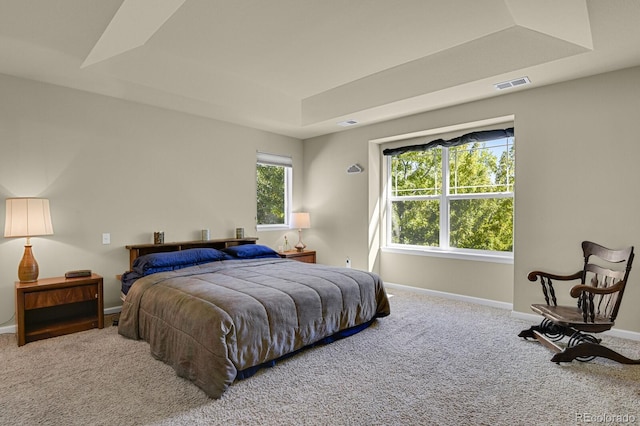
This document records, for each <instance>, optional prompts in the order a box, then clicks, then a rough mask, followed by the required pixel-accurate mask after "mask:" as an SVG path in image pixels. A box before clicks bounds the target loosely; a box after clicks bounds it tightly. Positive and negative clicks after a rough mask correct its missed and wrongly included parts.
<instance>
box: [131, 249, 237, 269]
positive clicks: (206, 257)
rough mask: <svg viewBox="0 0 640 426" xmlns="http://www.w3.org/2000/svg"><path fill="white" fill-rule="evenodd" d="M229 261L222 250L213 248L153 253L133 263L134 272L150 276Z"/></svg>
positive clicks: (228, 257)
mask: <svg viewBox="0 0 640 426" xmlns="http://www.w3.org/2000/svg"><path fill="white" fill-rule="evenodd" d="M227 259H231V257H230V256H229V255H227V254H226V253H223V252H221V251H220V250H216V249H212V248H194V249H187V250H180V251H170V252H165V253H151V254H146V255H144V256H140V257H138V258H137V259H136V260H135V261H134V262H133V270H134V271H135V272H138V273H139V274H142V275H149V274H153V273H156V272H164V271H173V270H174V269H181V268H186V267H187V266H194V265H200V264H201V263H208V262H215V261H218V260H227Z"/></svg>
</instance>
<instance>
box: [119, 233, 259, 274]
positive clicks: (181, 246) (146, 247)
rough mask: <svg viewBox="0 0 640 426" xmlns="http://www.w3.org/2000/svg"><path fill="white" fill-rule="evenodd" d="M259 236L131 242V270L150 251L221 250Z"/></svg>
mask: <svg viewBox="0 0 640 426" xmlns="http://www.w3.org/2000/svg"><path fill="white" fill-rule="evenodd" d="M256 241H258V238H255V237H247V238H223V239H218V240H196V241H182V242H177V243H163V244H131V245H128V246H125V247H126V248H127V250H129V270H132V269H133V262H134V260H136V259H137V258H138V257H140V256H144V255H145V254H150V253H162V252H167V251H179V250H186V249H192V248H214V249H218V250H221V249H223V248H227V247H231V246H239V245H242V244H255V243H256Z"/></svg>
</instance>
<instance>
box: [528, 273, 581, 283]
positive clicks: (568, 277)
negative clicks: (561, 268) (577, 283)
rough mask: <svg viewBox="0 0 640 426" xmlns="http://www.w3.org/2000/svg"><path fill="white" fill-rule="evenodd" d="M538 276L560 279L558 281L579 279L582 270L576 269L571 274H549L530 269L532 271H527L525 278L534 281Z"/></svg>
mask: <svg viewBox="0 0 640 426" xmlns="http://www.w3.org/2000/svg"><path fill="white" fill-rule="evenodd" d="M538 277H543V278H549V279H552V280H560V281H571V280H579V279H580V278H582V271H578V272H576V273H575V274H571V275H555V274H550V273H548V272H542V271H532V272H529V275H528V276H527V278H529V281H536V280H537V279H538Z"/></svg>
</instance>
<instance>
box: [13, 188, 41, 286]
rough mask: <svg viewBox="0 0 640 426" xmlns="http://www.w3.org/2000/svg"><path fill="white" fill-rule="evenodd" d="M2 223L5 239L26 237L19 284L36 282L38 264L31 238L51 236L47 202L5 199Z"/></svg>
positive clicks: (30, 199) (33, 199) (34, 199)
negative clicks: (4, 212) (4, 213)
mask: <svg viewBox="0 0 640 426" xmlns="http://www.w3.org/2000/svg"><path fill="white" fill-rule="evenodd" d="M6 207H7V208H6V218H5V222H4V236H5V238H17V237H26V238H27V243H26V244H25V246H24V255H23V256H22V260H21V261H20V265H18V278H19V279H20V282H33V281H37V280H38V274H39V273H40V271H39V268H38V262H36V259H35V258H34V257H33V253H32V251H31V237H35V236H39V235H52V234H53V225H52V224H51V211H50V209H49V200H47V199H45V198H7V204H6Z"/></svg>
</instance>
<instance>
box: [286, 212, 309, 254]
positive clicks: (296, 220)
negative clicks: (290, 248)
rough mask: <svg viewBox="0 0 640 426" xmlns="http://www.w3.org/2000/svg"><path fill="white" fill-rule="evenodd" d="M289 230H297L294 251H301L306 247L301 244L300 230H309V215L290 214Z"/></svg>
mask: <svg viewBox="0 0 640 426" xmlns="http://www.w3.org/2000/svg"><path fill="white" fill-rule="evenodd" d="M289 228H292V229H293V228H297V229H298V244H296V246H295V247H296V250H298V251H303V250H304V249H305V247H307V245H306V244H305V243H303V242H302V230H303V229H308V228H311V219H310V218H309V213H291V221H290V223H289Z"/></svg>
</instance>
